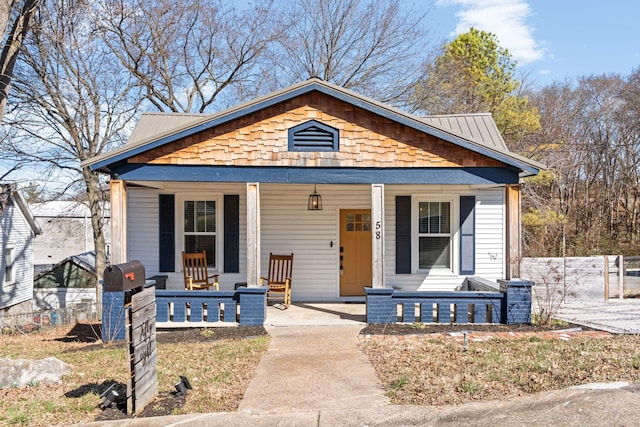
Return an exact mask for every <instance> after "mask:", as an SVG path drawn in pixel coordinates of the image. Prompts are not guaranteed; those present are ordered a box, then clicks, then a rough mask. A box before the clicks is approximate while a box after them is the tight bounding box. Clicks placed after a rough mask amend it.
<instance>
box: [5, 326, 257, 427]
mask: <svg viewBox="0 0 640 427" xmlns="http://www.w3.org/2000/svg"><path fill="white" fill-rule="evenodd" d="M68 333H69V329H68V328H67V329H63V328H60V329H55V330H50V331H46V332H42V333H34V334H30V335H22V336H7V335H2V336H0V357H9V358H13V359H17V358H23V359H32V360H36V359H41V358H44V357H50V356H52V357H57V358H58V359H60V360H62V361H64V362H66V363H69V364H71V365H73V367H74V370H73V373H72V374H70V375H67V376H65V377H63V379H62V383H61V384H33V385H32V386H27V387H20V388H17V387H13V388H8V389H0V425H15V424H21V425H29V426H39V425H52V424H73V423H81V422H87V421H94V420H96V419H104V418H105V412H106V411H105V412H103V411H101V410H100V409H98V408H97V406H98V404H99V403H100V399H99V394H100V393H101V392H102V391H104V390H105V389H106V388H107V387H108V386H109V385H110V384H113V383H121V384H126V381H127V365H126V363H127V361H126V350H125V348H124V346H123V345H116V344H111V345H108V344H106V345H105V344H103V343H102V342H101V341H95V342H86V341H90V340H84V341H85V342H81V341H82V340H81V341H77V340H73V339H71V340H70V339H68V338H69V337H68V335H67V334H68ZM175 334H180V332H175ZM198 334H200V335H201V339H200V340H198V339H196V340H193V339H191V340H189V341H187V342H186V343H185V342H162V340H161V338H160V337H159V338H158V381H159V391H160V393H164V394H165V395H167V394H168V392H170V391H173V390H174V387H173V384H174V383H175V382H176V381H177V380H178V378H179V376H180V375H184V376H186V377H187V378H189V380H190V382H191V384H192V386H193V390H190V391H189V394H188V396H187V398H186V401H184V399H183V401H182V402H181V403H180V405H181V406H172V408H171V409H170V410H171V411H172V412H173V413H176V414H181V413H194V412H214V411H233V410H236V409H237V407H238V404H239V403H240V400H241V398H242V395H243V394H244V391H245V389H246V387H247V386H248V384H249V381H250V379H251V378H252V376H253V373H254V371H255V367H256V365H257V364H258V361H259V360H260V357H261V355H262V354H263V353H264V352H265V351H266V349H267V346H268V342H269V338H268V336H267V335H260V336H255V337H248V338H242V337H238V338H234V339H216V338H215V337H212V336H211V335H212V333H211V332H208V331H207V330H204V331H201V332H198ZM191 335H193V331H192V332H191ZM85 338H86V337H85ZM168 341H174V340H168ZM160 409H161V408H160ZM114 411H115V410H114ZM106 418H109V417H108V416H107V417H106Z"/></svg>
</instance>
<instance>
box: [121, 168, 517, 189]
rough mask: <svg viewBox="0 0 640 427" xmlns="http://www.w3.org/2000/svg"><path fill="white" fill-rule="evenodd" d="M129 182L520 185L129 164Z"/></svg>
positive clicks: (382, 171)
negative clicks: (159, 180) (159, 179)
mask: <svg viewBox="0 0 640 427" xmlns="http://www.w3.org/2000/svg"><path fill="white" fill-rule="evenodd" d="M113 172H114V173H117V174H118V177H119V179H124V180H128V181H157V180H158V177H162V180H163V181H175V182H271V183H299V184H314V183H317V184H370V183H372V182H377V183H381V184H460V185H483V184H485V185H486V184H517V183H518V182H519V176H518V172H517V171H515V170H513V169H505V168H497V167H496V168H491V167H469V168H406V169H403V168H334V167H325V168H304V167H277V166H273V167H258V166H188V165H155V164H154V165H146V164H126V165H122V166H120V167H118V168H117V169H115V170H114V171H113Z"/></svg>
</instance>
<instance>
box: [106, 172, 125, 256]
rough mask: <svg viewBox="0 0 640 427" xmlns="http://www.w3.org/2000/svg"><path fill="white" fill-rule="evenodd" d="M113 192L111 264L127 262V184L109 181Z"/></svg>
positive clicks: (117, 180) (116, 180)
mask: <svg viewBox="0 0 640 427" xmlns="http://www.w3.org/2000/svg"><path fill="white" fill-rule="evenodd" d="M109 186H110V194H111V258H110V262H111V264H122V263H123V262H127V184H126V182H125V181H123V180H120V179H112V180H110V181H109Z"/></svg>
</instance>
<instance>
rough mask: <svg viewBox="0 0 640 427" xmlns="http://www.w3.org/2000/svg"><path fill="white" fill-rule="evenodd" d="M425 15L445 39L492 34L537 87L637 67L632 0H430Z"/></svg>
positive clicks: (638, 9) (639, 15)
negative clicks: (470, 33) (479, 32)
mask: <svg viewBox="0 0 640 427" xmlns="http://www.w3.org/2000/svg"><path fill="white" fill-rule="evenodd" d="M427 19H428V20H429V26H430V27H432V30H433V31H434V32H435V33H437V35H439V36H441V37H447V38H448V40H451V39H452V38H454V37H455V36H456V34H460V33H464V32H466V31H468V29H469V28H470V27H474V28H477V29H480V30H484V31H488V32H491V33H493V34H495V35H496V36H497V37H498V40H499V42H500V45H501V46H503V47H506V48H508V49H509V51H510V52H511V54H512V56H513V57H514V59H516V60H517V61H518V64H519V69H520V71H522V72H528V73H529V75H528V77H527V79H528V80H530V81H533V82H534V83H536V84H538V85H546V84H548V83H551V82H552V81H555V80H564V79H566V78H568V79H572V78H575V77H579V76H585V75H592V74H595V75H599V74H604V73H607V74H608V73H618V74H621V75H623V76H624V75H628V74H630V73H631V72H632V71H633V69H635V68H639V67H640V24H639V23H638V20H639V19H640V2H638V1H637V0H605V1H603V0H599V1H596V0H434V3H433V5H432V6H431V8H430V12H429V14H428V17H427Z"/></svg>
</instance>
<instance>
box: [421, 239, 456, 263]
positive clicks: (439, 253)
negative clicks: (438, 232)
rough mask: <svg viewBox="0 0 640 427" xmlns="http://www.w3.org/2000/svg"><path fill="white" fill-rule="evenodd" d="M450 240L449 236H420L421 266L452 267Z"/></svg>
mask: <svg viewBox="0 0 640 427" xmlns="http://www.w3.org/2000/svg"><path fill="white" fill-rule="evenodd" d="M449 242H450V238H449V237H420V244H419V245H420V247H419V254H420V260H419V268H433V267H439V268H450V267H451V264H450V260H451V256H450V245H449Z"/></svg>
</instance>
